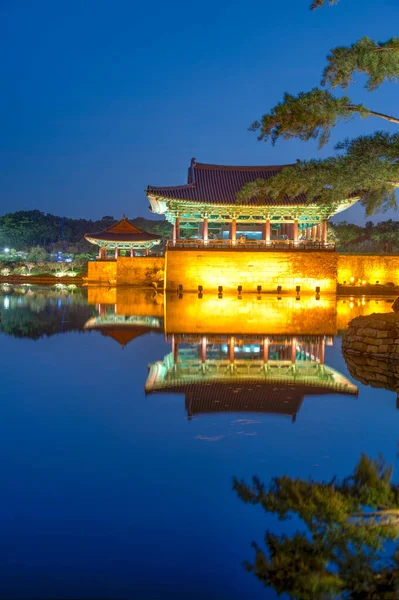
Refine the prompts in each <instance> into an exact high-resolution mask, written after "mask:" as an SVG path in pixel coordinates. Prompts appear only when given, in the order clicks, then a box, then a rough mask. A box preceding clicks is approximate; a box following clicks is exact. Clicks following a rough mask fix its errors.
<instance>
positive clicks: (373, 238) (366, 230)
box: [328, 219, 399, 253]
mask: <svg viewBox="0 0 399 600" xmlns="http://www.w3.org/2000/svg"><path fill="white" fill-rule="evenodd" d="M328 236H329V239H330V240H331V241H335V243H336V246H337V248H338V250H341V251H347V252H350V251H353V252H377V253H384V252H396V253H399V221H393V220H392V219H389V220H388V221H381V223H378V224H376V225H375V224H374V223H373V222H372V221H368V222H367V223H366V224H365V226H364V227H361V226H360V225H355V224H354V223H347V222H346V221H342V222H340V223H337V224H333V223H330V224H329V229H328Z"/></svg>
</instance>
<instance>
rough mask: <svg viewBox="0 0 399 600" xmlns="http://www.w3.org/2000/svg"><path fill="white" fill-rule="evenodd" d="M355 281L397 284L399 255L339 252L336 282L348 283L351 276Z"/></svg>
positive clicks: (398, 281) (398, 278)
mask: <svg viewBox="0 0 399 600" xmlns="http://www.w3.org/2000/svg"><path fill="white" fill-rule="evenodd" d="M352 277H353V278H354V280H355V282H358V280H359V279H360V280H361V281H366V282H367V283H371V284H373V285H374V284H375V283H376V282H377V281H379V282H380V284H385V283H388V282H390V281H391V282H393V283H395V284H396V285H399V255H395V254H394V255H386V256H378V255H371V256H367V255H361V254H340V255H339V256H338V283H343V282H344V281H346V282H347V283H348V284H349V282H350V281H351V278H352Z"/></svg>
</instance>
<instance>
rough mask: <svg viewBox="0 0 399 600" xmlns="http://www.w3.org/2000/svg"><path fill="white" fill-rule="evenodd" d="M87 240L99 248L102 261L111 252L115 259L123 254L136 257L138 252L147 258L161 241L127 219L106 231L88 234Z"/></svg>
mask: <svg viewBox="0 0 399 600" xmlns="http://www.w3.org/2000/svg"><path fill="white" fill-rule="evenodd" d="M85 239H86V240H87V241H88V242H90V243H91V244H96V245H97V246H99V254H98V256H99V258H102V259H106V258H107V256H108V252H110V251H111V252H112V256H114V257H115V258H118V256H121V253H125V254H127V255H128V256H135V253H136V252H139V253H140V254H141V253H144V254H145V255H146V256H147V255H148V254H149V251H150V249H151V248H152V247H153V246H155V245H156V244H159V242H160V241H161V238H160V236H159V235H154V234H152V233H148V232H147V231H143V230H142V229H140V228H139V227H136V226H135V225H132V223H130V222H129V221H128V220H127V218H126V217H123V219H121V220H120V221H119V222H118V223H116V224H115V225H111V227H108V229H104V231H99V232H98V233H86V234H85Z"/></svg>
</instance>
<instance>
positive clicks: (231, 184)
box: [146, 159, 358, 249]
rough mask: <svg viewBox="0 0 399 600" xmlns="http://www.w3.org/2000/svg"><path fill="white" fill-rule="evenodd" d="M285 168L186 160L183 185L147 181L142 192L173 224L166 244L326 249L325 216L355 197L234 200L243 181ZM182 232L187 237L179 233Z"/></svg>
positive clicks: (326, 217) (347, 203)
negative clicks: (321, 200)
mask: <svg viewBox="0 0 399 600" xmlns="http://www.w3.org/2000/svg"><path fill="white" fill-rule="evenodd" d="M286 166H291V165H278V166H258V167H249V166H248V167H243V166H237V167H232V166H222V165H211V164H204V163H197V162H196V160H195V159H192V161H191V164H190V167H189V168H188V179H187V183H186V184H185V185H179V186H171V187H156V186H151V185H149V186H148V188H147V190H146V193H147V197H148V200H149V202H150V205H151V210H152V212H154V213H156V214H163V215H165V217H166V219H167V220H168V221H169V222H170V223H172V224H173V239H172V242H171V243H169V246H174V247H182V246H183V247H184V246H190V245H197V246H201V245H202V246H208V247H214V246H223V245H225V246H226V245H227V246H235V245H237V246H238V245H243V246H244V247H245V246H249V247H258V248H267V247H271V248H279V247H282V248H283V249H286V248H287V247H289V248H290V247H292V248H294V247H296V248H298V249H306V248H309V249H315V248H316V249H329V248H330V249H331V245H329V244H328V243H327V221H328V219H330V218H331V217H332V216H333V215H335V214H336V213H338V212H341V211H342V210H345V209H346V208H348V207H350V206H351V205H352V204H354V203H355V202H356V201H357V200H358V198H351V199H349V200H348V199H346V200H345V199H343V200H342V202H341V203H340V204H339V205H338V206H336V205H330V206H329V205H325V204H323V205H322V204H318V203H317V201H316V200H315V201H314V202H308V201H307V199H306V195H305V194H300V195H299V196H296V197H295V198H290V197H288V196H285V197H284V200H283V201H277V200H272V199H267V200H265V201H264V202H263V203H262V204H259V203H258V202H257V201H256V200H255V199H254V200H253V201H250V202H249V203H246V204H243V203H239V202H238V201H237V199H236V196H237V193H238V192H239V191H240V190H241V189H242V188H243V187H244V185H246V184H247V183H250V182H253V181H256V180H257V179H270V178H271V177H273V176H275V175H277V174H278V173H279V172H280V171H281V170H282V169H283V168H284V167H286ZM184 230H186V233H187V235H186V236H184V235H183V236H181V233H182V231H184ZM182 237H183V238H184V239H182ZM187 238H189V239H187Z"/></svg>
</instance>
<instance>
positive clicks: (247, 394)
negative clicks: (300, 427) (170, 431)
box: [145, 335, 358, 419]
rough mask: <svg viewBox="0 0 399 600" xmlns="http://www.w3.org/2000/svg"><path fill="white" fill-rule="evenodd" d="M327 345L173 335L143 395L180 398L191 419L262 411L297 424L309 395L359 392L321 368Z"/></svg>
mask: <svg viewBox="0 0 399 600" xmlns="http://www.w3.org/2000/svg"><path fill="white" fill-rule="evenodd" d="M331 341H332V338H327V339H326V338H325V337H324V336H302V337H300V336H296V337H294V336H273V337H268V336H259V337H257V336H251V337H249V336H222V335H218V336H207V337H205V336H201V337H198V336H197V337H195V336H192V335H191V336H190V335H188V336H187V335H186V336H185V335H181V336H175V335H172V337H171V342H172V352H171V353H170V354H168V355H167V356H165V358H164V360H163V361H162V362H161V361H160V362H157V363H155V364H153V365H151V366H150V372H149V375H148V379H147V382H146V385H145V391H146V393H148V394H151V393H154V392H172V393H184V394H185V397H186V410H187V413H188V416H189V418H191V417H192V416H193V415H196V414H200V413H211V412H264V413H271V414H281V415H290V416H292V418H293V419H295V416H296V413H297V412H298V410H299V408H300V406H301V404H302V401H303V399H304V397H305V396H307V395H321V394H350V395H356V394H357V393H358V390H357V387H356V386H355V385H353V384H352V383H351V382H350V381H349V380H348V379H346V378H345V377H344V376H343V375H341V374H340V373H338V372H337V371H335V370H334V369H332V368H331V367H328V366H327V365H325V364H324V351H325V344H326V342H327V343H331ZM183 346H184V347H183Z"/></svg>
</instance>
